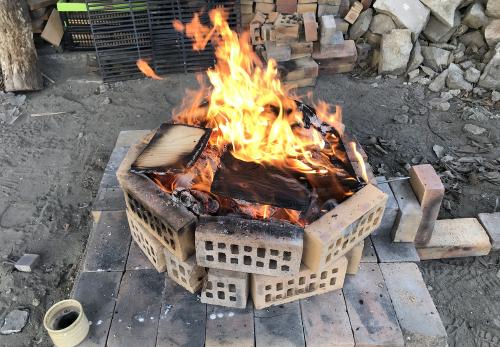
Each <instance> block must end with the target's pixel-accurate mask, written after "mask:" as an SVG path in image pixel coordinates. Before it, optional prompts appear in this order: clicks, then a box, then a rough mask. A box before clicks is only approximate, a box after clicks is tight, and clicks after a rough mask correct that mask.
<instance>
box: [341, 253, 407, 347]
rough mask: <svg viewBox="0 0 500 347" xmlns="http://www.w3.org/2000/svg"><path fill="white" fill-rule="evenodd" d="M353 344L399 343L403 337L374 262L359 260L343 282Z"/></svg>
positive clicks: (378, 344) (400, 343) (402, 342)
mask: <svg viewBox="0 0 500 347" xmlns="http://www.w3.org/2000/svg"><path fill="white" fill-rule="evenodd" d="M343 292H344V297H345V301H346V306H347V313H348V314H349V319H350V320H351V326H352V330H353V333H354V341H355V343H356V346H373V347H375V346H377V347H378V346H391V347H396V346H397V347H403V346H404V340H403V334H402V333H401V329H400V328H399V323H398V319H397V316H396V312H395V311H394V307H393V306H392V302H391V299H390V297H389V293H388V291H387V288H386V286H385V282H384V278H383V276H382V272H381V271H380V268H379V265H378V264H369V263H362V264H361V266H360V270H359V272H358V274H357V275H356V276H348V277H347V278H346V281H345V283H344V288H343Z"/></svg>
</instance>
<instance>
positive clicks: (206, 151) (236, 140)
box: [132, 9, 368, 226]
mask: <svg viewBox="0 0 500 347" xmlns="http://www.w3.org/2000/svg"><path fill="white" fill-rule="evenodd" d="M209 16H210V21H211V23H212V26H211V27H208V26H205V25H203V24H202V23H201V21H200V18H199V16H198V15H195V16H194V18H193V20H192V21H191V22H190V23H189V24H187V25H183V24H182V23H180V22H178V21H175V22H174V27H175V28H176V29H177V30H179V31H183V32H184V33H185V34H186V35H187V36H189V37H190V38H192V39H193V40H194V43H193V49H194V50H202V49H204V48H205V47H206V45H207V44H208V43H209V42H212V44H213V46H214V47H215V48H216V57H217V63H216V65H215V66H214V67H213V68H212V69H209V70H208V71H207V76H208V79H209V81H210V86H205V85H204V84H203V83H200V89H199V90H198V91H188V94H187V97H186V98H185V100H184V102H183V105H182V107H181V108H180V110H177V111H176V112H174V115H173V120H174V123H176V124H185V125H189V126H192V127H197V129H200V130H201V129H211V133H210V135H209V139H208V143H204V145H205V146H204V147H203V148H202V150H198V149H199V148H200V147H199V145H200V143H202V142H201V135H200V137H196V135H193V136H194V137H195V138H193V140H192V141H191V137H189V139H190V140H187V139H186V140H185V141H184V142H185V144H182V145H175V146H172V145H170V146H169V147H168V150H167V149H166V146H168V143H169V140H168V139H164V138H161V137H162V136H166V135H165V134H162V133H159V132H157V134H156V135H155V137H154V138H153V140H152V141H151V142H150V145H149V147H148V148H146V150H145V151H144V152H143V154H141V156H139V158H138V159H137V165H135V166H134V165H133V166H132V169H133V170H134V171H135V172H141V173H145V174H147V175H148V177H150V178H151V179H152V180H153V181H154V182H155V183H156V184H157V185H159V186H160V187H161V189H162V190H164V191H165V192H167V193H171V194H172V195H173V197H174V198H176V199H177V200H178V201H180V202H181V203H182V204H183V205H185V206H186V207H188V208H189V209H190V210H191V211H192V212H194V213H196V214H197V215H200V214H206V215H229V214H231V215H233V214H234V215H240V216H247V217H250V218H259V219H268V218H273V219H280V220H286V221H291V222H292V223H295V224H299V225H302V226H304V225H306V224H310V223H311V222H313V221H314V220H316V219H317V218H319V217H320V216H321V215H322V214H324V213H325V212H328V211H329V210H331V209H332V208H334V207H335V206H337V205H338V204H339V203H341V202H342V201H343V200H345V199H346V198H347V197H349V196H351V195H352V194H354V193H355V192H356V191H358V190H359V189H361V188H362V187H363V186H364V185H365V184H366V183H367V182H368V178H367V174H366V168H365V164H364V162H363V158H362V156H361V155H360V154H359V153H358V152H357V148H356V144H355V143H354V142H352V143H350V144H347V143H346V144H345V145H346V146H351V149H352V151H353V152H354V153H355V157H356V160H357V161H358V165H359V167H360V168H361V170H362V172H361V175H360V176H362V177H357V175H356V173H355V171H354V169H353V167H352V165H351V162H350V161H349V158H348V156H347V155H346V148H345V147H344V143H343V141H342V137H343V132H344V128H343V125H342V122H341V120H342V119H341V110H340V107H335V111H334V112H332V111H331V110H330V107H329V105H328V104H326V103H324V102H320V103H318V104H317V105H316V106H315V107H310V106H307V105H305V104H303V103H302V102H300V101H296V99H295V98H294V97H292V94H291V93H290V91H288V90H286V88H284V87H283V85H282V84H281V82H280V80H279V78H278V70H277V66H276V62H275V61H274V60H272V59H270V60H269V62H268V63H267V65H263V63H262V62H261V60H260V59H259V58H258V57H257V56H256V54H255V53H254V52H253V50H252V46H251V44H250V41H249V36H248V34H247V33H243V34H241V35H238V34H237V33H235V32H233V31H231V29H230V28H229V26H228V24H227V22H226V20H225V19H224V18H225V14H224V12H223V10H221V9H216V10H212V11H211V12H210V13H209ZM138 66H139V68H140V69H141V71H143V72H144V73H145V74H146V75H147V76H150V77H153V78H159V77H158V76H156V74H155V73H154V71H153V70H152V69H151V68H150V67H149V66H148V65H147V63H146V62H144V61H140V62H138ZM201 80H202V79H201V78H200V79H199V81H201ZM168 127H169V125H163V126H162V128H163V130H165V129H166V128H168ZM162 128H160V129H162ZM191 129H193V128H191ZM163 130H162V131H163ZM194 132H195V131H188V133H189V134H191V133H194ZM200 133H203V131H200ZM168 134H169V135H168V136H174V138H175V139H177V140H176V143H177V142H179V141H178V139H179V138H180V137H183V135H184V134H186V133H185V132H183V131H182V130H177V133H175V131H174V130H172V129H171V128H169V131H168ZM186 136H190V135H186ZM162 143H164V144H165V145H162ZM153 145H154V146H156V147H158V149H157V150H153V149H152V146H153ZM186 146H187V147H186ZM176 150H177V152H175V151H176ZM146 156H147V158H146ZM154 156H157V157H158V156H163V159H152V157H154ZM176 156H178V157H179V158H177V157H176ZM181 157H182V158H181ZM176 158H177V159H178V160H177V161H176V162H175V163H174V162H172V160H174V161H175V159H176ZM158 162H161V163H162V162H165V163H169V165H170V166H168V165H167V166H165V165H163V166H158V165H157V164H158ZM141 163H142V165H139V164H141ZM144 163H150V166H147V165H144ZM153 163H154V164H153ZM179 165H180V168H181V170H179ZM174 166H175V170H174Z"/></svg>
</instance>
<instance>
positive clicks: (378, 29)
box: [370, 13, 396, 35]
mask: <svg viewBox="0 0 500 347" xmlns="http://www.w3.org/2000/svg"><path fill="white" fill-rule="evenodd" d="M392 29H396V24H395V23H394V21H393V20H392V18H391V17H390V16H388V15H386V14H383V13H380V14H377V15H375V16H373V19H372V22H371V24H370V31H371V32H372V33H374V34H379V35H383V34H387V33H390V32H391V30H392Z"/></svg>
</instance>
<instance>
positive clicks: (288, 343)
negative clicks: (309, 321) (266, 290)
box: [254, 301, 305, 347]
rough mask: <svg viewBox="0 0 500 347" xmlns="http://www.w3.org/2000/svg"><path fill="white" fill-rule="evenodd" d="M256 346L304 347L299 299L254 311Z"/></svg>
mask: <svg viewBox="0 0 500 347" xmlns="http://www.w3.org/2000/svg"><path fill="white" fill-rule="evenodd" d="M254 323H255V346H256V347H269V346H280V347H304V346H305V340H304V330H303V327H302V318H301V314H300V305H299V302H298V301H295V302H290V303H288V304H284V305H279V306H272V307H269V308H267V309H265V310H255V311H254Z"/></svg>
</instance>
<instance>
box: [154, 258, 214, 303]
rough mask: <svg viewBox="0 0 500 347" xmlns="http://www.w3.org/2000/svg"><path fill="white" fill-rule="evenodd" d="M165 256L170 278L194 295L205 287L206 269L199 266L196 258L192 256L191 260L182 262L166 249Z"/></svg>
mask: <svg viewBox="0 0 500 347" xmlns="http://www.w3.org/2000/svg"><path fill="white" fill-rule="evenodd" d="M164 254H165V262H166V265H167V273H168V275H169V276H170V278H171V279H173V280H174V281H175V282H177V283H178V284H179V285H181V286H182V287H184V288H186V289H187V290H188V291H189V292H190V293H193V294H194V293H196V292H198V291H199V290H200V289H201V287H202V286H203V282H204V280H205V277H206V275H207V272H206V271H205V268H204V267H201V266H198V264H197V263H196V257H195V256H194V255H192V256H191V257H190V258H188V259H186V260H184V261H182V260H180V259H178V258H177V257H176V256H175V255H173V254H172V253H170V252H169V251H167V250H166V249H165V250H164Z"/></svg>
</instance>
